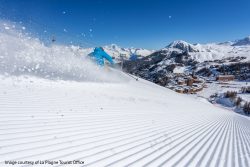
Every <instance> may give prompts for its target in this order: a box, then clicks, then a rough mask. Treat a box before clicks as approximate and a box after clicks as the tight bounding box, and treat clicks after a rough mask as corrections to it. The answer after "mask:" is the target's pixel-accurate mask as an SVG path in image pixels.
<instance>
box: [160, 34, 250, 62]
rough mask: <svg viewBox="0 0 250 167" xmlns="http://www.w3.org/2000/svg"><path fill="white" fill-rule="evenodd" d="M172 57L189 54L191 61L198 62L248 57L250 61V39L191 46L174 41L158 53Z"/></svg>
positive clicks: (183, 42)
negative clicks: (173, 53) (174, 53)
mask: <svg viewBox="0 0 250 167" xmlns="http://www.w3.org/2000/svg"><path fill="white" fill-rule="evenodd" d="M161 51H162V52H163V53H164V54H167V55H170V54H171V53H172V52H173V51H174V52H176V53H184V52H187V53H188V55H189V56H190V58H191V59H193V60H195V61H197V62H203V61H213V60H216V59H223V58H228V57H242V56H244V57H246V58H247V60H250V38H249V37H246V38H244V39H241V40H237V41H236V42H223V43H208V44H191V43H188V42H185V41H174V42H172V43H171V44H169V45H168V46H167V47H165V48H163V49H161V50H160V51H158V52H161Z"/></svg>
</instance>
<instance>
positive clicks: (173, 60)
mask: <svg viewBox="0 0 250 167" xmlns="http://www.w3.org/2000/svg"><path fill="white" fill-rule="evenodd" d="M248 40H249V38H248V37H247V38H244V39H242V40H237V41H235V42H223V43H208V44H191V43H188V42H185V41H182V40H178V41H174V42H172V43H170V44H169V45H167V46H166V47H164V48H162V49H160V50H157V51H156V52H154V53H152V54H151V55H149V56H146V57H144V58H142V59H141V60H138V61H136V62H132V61H128V62H126V63H125V67H126V69H127V71H128V72H130V73H133V74H136V75H139V76H140V77H143V78H145V79H148V80H150V81H154V82H157V80H158V79H159V78H162V77H165V78H166V77H172V76H173V73H175V72H177V71H178V73H190V72H193V70H195V71H198V70H200V69H202V68H205V67H210V66H211V65H217V66H221V65H222V64H224V65H229V64H232V63H243V62H244V63H247V62H249V60H250V45H249V44H248V42H247V41H248ZM239 66H240V65H239ZM242 68H247V64H244V66H242ZM180 69H181V70H180ZM244 71H248V70H247V69H244ZM235 72H236V71H235Z"/></svg>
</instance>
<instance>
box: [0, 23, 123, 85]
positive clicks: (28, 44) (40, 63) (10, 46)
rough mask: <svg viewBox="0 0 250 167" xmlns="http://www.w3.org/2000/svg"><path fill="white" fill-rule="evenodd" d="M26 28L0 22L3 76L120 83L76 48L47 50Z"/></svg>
mask: <svg viewBox="0 0 250 167" xmlns="http://www.w3.org/2000/svg"><path fill="white" fill-rule="evenodd" d="M24 30H25V27H20V26H17V25H15V24H14V23H10V22H4V21H0V74H2V75H7V76H8V75H16V76H19V75H32V76H36V77H42V78H48V79H53V80H57V79H62V80H76V81H97V82H100V81H101V82H118V81H124V78H121V77H120V76H119V74H117V73H115V72H113V71H110V70H109V69H105V68H104V69H103V68H100V67H98V66H96V65H95V64H94V63H93V62H91V61H90V60H89V59H88V57H87V56H86V53H84V52H82V51H81V49H80V48H79V47H76V46H63V45H52V46H45V45H44V44H43V43H42V42H41V41H40V40H39V39H37V38H34V37H30V36H29V35H27V33H25V32H24Z"/></svg>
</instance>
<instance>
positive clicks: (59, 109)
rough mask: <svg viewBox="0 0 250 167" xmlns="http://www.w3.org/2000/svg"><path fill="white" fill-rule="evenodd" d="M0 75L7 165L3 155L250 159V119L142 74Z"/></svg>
mask: <svg viewBox="0 0 250 167" xmlns="http://www.w3.org/2000/svg"><path fill="white" fill-rule="evenodd" d="M120 75H124V74H120ZM123 77H126V76H123ZM0 79H1V82H0V84H1V85H0V116H1V121H0V127H1V128H0V132H1V134H0V141H1V142H0V148H1V149H0V164H1V166H12V165H5V160H16V161H24V160H27V161H36V160H51V161H52V160H54V161H59V160H63V161H67V160H68V161H70V160H81V161H84V163H85V165H86V166H94V167H95V166H190V167H192V166H218V167H219V166H240V167H248V166H249V164H250V155H249V148H250V143H249V141H250V140H249V139H250V137H249V136H250V130H249V126H250V120H249V119H247V118H245V117H243V116H240V115H237V114H235V113H234V112H231V111H227V110H224V109H219V108H217V107H215V106H213V105H212V104H208V103H207V102H203V100H200V99H193V98H191V97H188V96H185V95H180V94H176V93H174V92H172V91H170V90H168V89H166V88H162V87H159V86H157V85H154V84H152V83H149V82H147V81H144V80H141V79H140V80H139V81H135V80H133V79H131V80H129V81H127V82H121V83H99V82H75V81H51V80H46V79H41V78H34V77H28V78H27V77H26V78H23V77H3V76H1V78H0ZM127 79H129V78H127ZM16 166H20V165H16ZM43 166H50V165H49V164H47V165H43ZM54 166H61V165H54ZM64 166H67V165H64ZM75 166H80V165H75Z"/></svg>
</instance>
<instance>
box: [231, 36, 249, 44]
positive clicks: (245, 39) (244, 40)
mask: <svg viewBox="0 0 250 167" xmlns="http://www.w3.org/2000/svg"><path fill="white" fill-rule="evenodd" d="M244 45H250V36H248V37H246V38H244V39H240V40H237V41H236V42H235V43H234V44H233V46H244Z"/></svg>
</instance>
